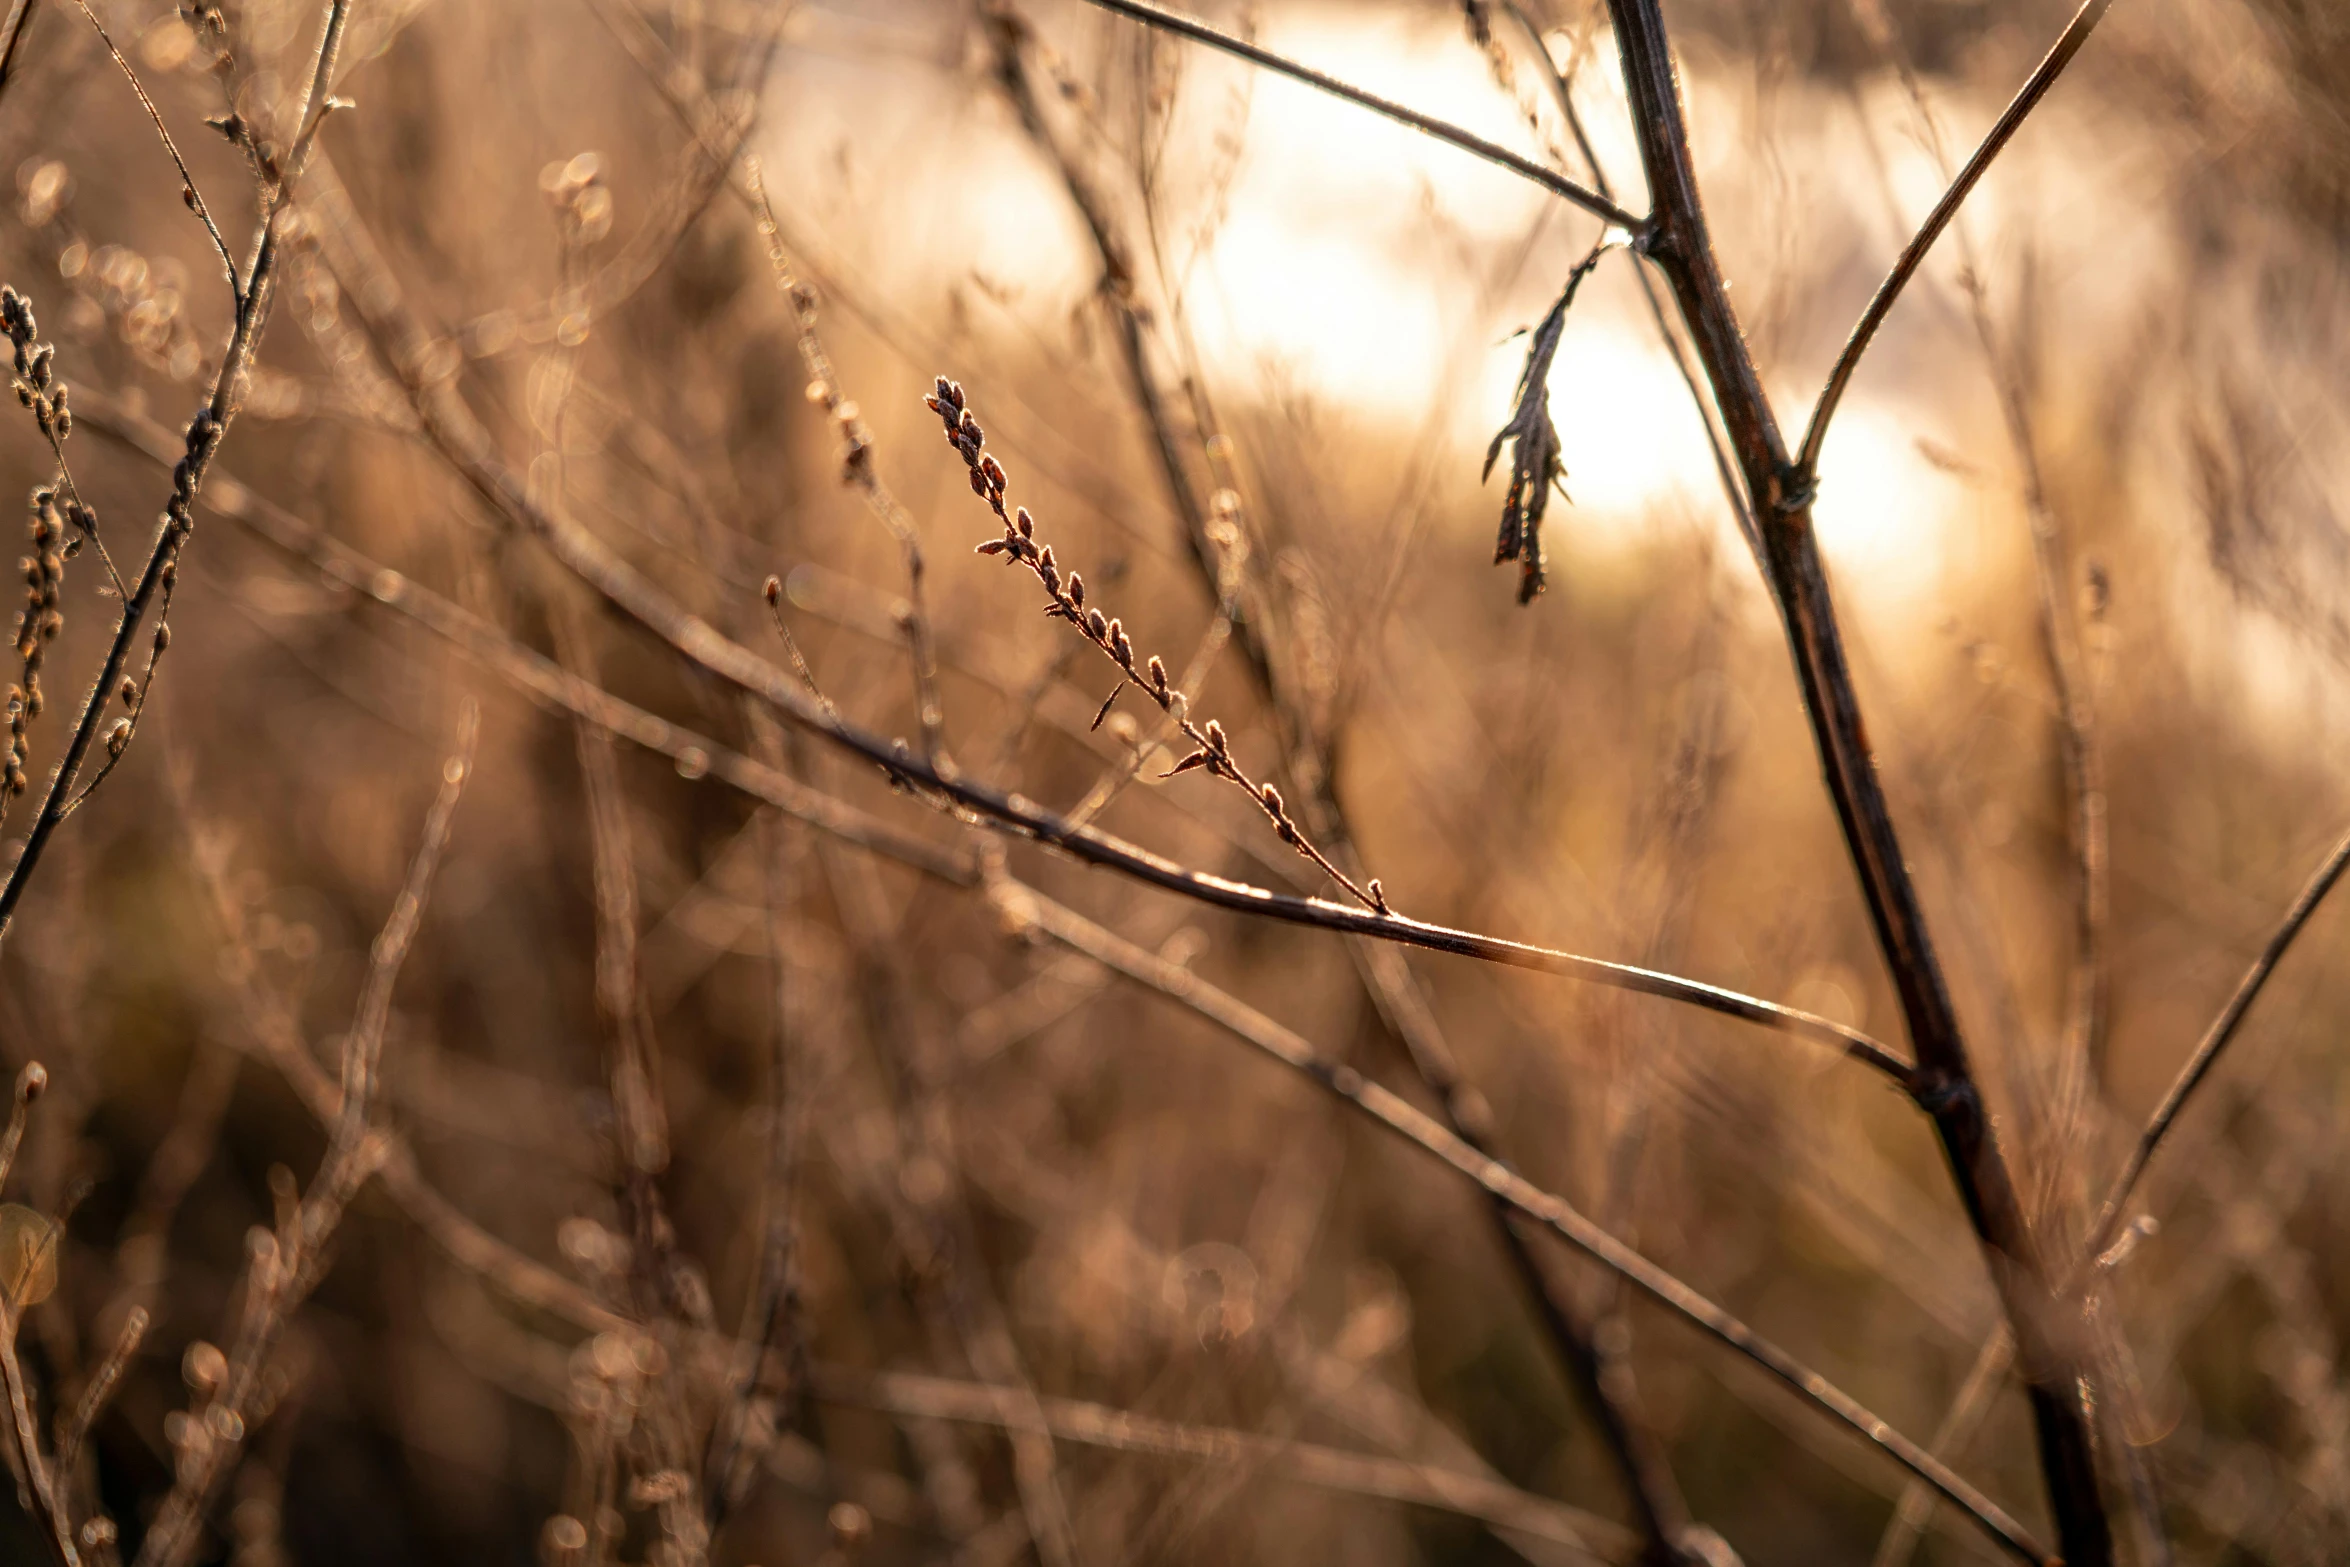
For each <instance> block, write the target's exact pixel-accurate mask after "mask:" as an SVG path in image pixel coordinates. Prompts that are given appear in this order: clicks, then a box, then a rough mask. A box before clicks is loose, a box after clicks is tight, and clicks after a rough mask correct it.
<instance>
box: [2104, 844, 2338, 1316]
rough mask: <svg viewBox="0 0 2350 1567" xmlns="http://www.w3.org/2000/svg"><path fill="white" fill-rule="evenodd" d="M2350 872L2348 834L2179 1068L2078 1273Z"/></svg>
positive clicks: (2113, 1229)
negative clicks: (2321, 908)
mask: <svg viewBox="0 0 2350 1567" xmlns="http://www.w3.org/2000/svg"><path fill="white" fill-rule="evenodd" d="M2345 868H2350V833H2345V834H2343V836H2342V837H2341V839H2340V840H2339V841H2337V842H2336V843H2335V844H2334V846H2333V848H2332V849H2331V850H2330V851H2329V852H2328V853H2327V855H2326V857H2325V859H2324V860H2323V861H2322V862H2321V863H2320V864H2319V865H2318V867H2317V870H2316V872H2315V873H2314V874H2313V875H2311V876H2310V878H2309V880H2308V882H2307V883H2306V884H2304V885H2303V887H2302V888H2301V892H2300V895H2299V896H2298V897H2296V898H2295V899H2294V900H2293V903H2292V906H2291V907H2290V908H2288V909H2286V910H2285V916H2284V918H2283V919H2282V920H2280V921H2279V922H2278V924H2277V927H2276V929H2275V930H2273V931H2271V932H2270V933H2269V938H2268V941H2267V944H2266V945H2264V946H2263V947H2262V948H2261V949H2260V955H2259V956H2258V957H2256V958H2254V959H2253V960H2252V966H2251V967H2250V968H2248V969H2246V970H2245V971H2244V977H2243V978H2242V979H2239V980H2238V981H2236V988H2235V990H2234V991H2233V992H2232V993H2231V994H2230V995H2229V997H2228V1000H2227V1005H2225V1006H2223V1007H2221V1008H2220V1011H2219V1016H2217V1017H2215V1018H2213V1019H2212V1020H2211V1026H2210V1027H2209V1028H2207V1029H2205V1030H2204V1031H2203V1038H2202V1039H2201V1040H2200V1041H2198V1042H2197V1044H2196V1046H2195V1052H2194V1054H2192V1055H2190V1056H2189V1057H2188V1058H2187V1064H2186V1065H2185V1066H2183V1067H2181V1068H2180V1069H2179V1075H2178V1076H2177V1078H2175V1079H2174V1080H2173V1081H2172V1083H2171V1085H2170V1089H2169V1091H2168V1092H2167V1093H2165V1094H2164V1095H2163V1096H2162V1103H2161V1104H2159V1105H2157V1106H2155V1108H2154V1114H2153V1115H2151V1116H2149V1117H2148V1118H2147V1121H2146V1126H2145V1129H2144V1130H2143V1131H2141V1132H2140V1133H2139V1134H2138V1141H2137V1144H2136V1146H2134V1147H2133V1148H2131V1150H2130V1157H2129V1158H2128V1160H2126V1161H2125V1162H2124V1163H2123V1165H2122V1169H2121V1174H2120V1175H2118V1176H2116V1177H2115V1178H2114V1182H2113V1187H2112V1189H2111V1190H2110V1191H2109V1192H2108V1193H2107V1194H2106V1198H2105V1202H2104V1203H2103V1205H2102V1206H2101V1207H2100V1208H2099V1209H2098V1213H2097V1222H2096V1223H2094V1224H2092V1225H2091V1226H2090V1227H2089V1235H2088V1240H2087V1242H2086V1243H2085V1244H2084V1245H2083V1246H2082V1248H2081V1261H2080V1262H2077V1263H2076V1264H2075V1272H2076V1274H2077V1273H2079V1272H2081V1271H2082V1270H2084V1269H2085V1268H2086V1266H2087V1265H2088V1263H2089V1262H2090V1261H2092V1260H2093V1259H2095V1258H2096V1257H2097V1256H2099V1255H2100V1254H2101V1253H2102V1252H2104V1250H2105V1249H2106V1248H2107V1247H2108V1246H2110V1245H2112V1244H2113V1239H2114V1236H2115V1234H2116V1233H2117V1232H2118V1231H2119V1228H2120V1224H2121V1216H2122V1212H2123V1210H2124V1209H2125V1208H2126V1207H2127V1206H2128V1204H2129V1200H2130V1194H2131V1193H2132V1192H2134V1191H2135V1190H2137V1186H2138V1180H2139V1178H2140V1177H2141V1176H2143V1175H2144V1174H2145V1173H2146V1167H2147V1165H2149V1164H2151V1163H2152V1162H2153V1161H2154V1155H2155V1153H2156V1151H2157V1150H2159V1149H2160V1148H2161V1147H2162V1143H2163V1139H2164V1138H2166V1137H2168V1136H2169V1135H2170V1131H2171V1128H2172V1127H2173V1126H2175V1125H2176V1124H2177V1123H2178V1119H2179V1115H2180V1112H2182V1111H2183V1110H2185V1109H2186V1108H2187V1101H2188V1100H2189V1099H2192V1098H2193V1097H2194V1096H2195V1091H2196V1090H2197V1089H2198V1088H2200V1087H2202V1086H2203V1082H2204V1080H2205V1079H2206V1078H2208V1077H2209V1076H2210V1075H2211V1070H2212V1068H2213V1067H2215V1066H2217V1065H2218V1064H2219V1058H2220V1054H2221V1052H2223V1051H2225V1050H2226V1049H2227V1048H2228V1043H2229V1041H2231V1040H2233V1039H2234V1038H2235V1037H2236V1033H2237V1031H2238V1030H2239V1029H2240V1028H2242V1027H2243V1023H2244V1019H2245V1016H2246V1015H2247V1014H2248V1013H2250V1012H2251V1010H2252V1003H2253V1002H2255V1001H2257V1000H2258V999H2260V992H2261V991H2262V989H2263V988H2265V987H2266V986H2267V984H2268V980H2269V976H2270V975H2271V974H2274V973H2275V972H2276V968H2277V964H2278V962H2279V961H2280V960H2282V959H2283V957H2284V955H2285V952H2286V949H2288V948H2290V947H2291V946H2292V945H2293V939H2294V938H2295V937H2297V936H2299V935H2300V934H2301V929H2302V927H2303V926H2305V925H2307V924H2308V923H2309V917H2310V916H2311V915H2312V914H2314V913H2316V912H2317V906H2318V905H2319V904H2320V903H2322V902H2323V901H2325V895H2326V894H2327V893H2328V892H2331V891H2332V890H2333V886H2334V883H2335V882H2337V881H2339V880H2341V877H2342V872H2343V870H2344V869H2345Z"/></svg>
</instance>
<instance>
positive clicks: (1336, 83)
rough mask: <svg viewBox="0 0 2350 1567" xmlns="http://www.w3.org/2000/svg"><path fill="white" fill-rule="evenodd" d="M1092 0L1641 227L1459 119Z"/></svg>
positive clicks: (1191, 24)
mask: <svg viewBox="0 0 2350 1567" xmlns="http://www.w3.org/2000/svg"><path fill="white" fill-rule="evenodd" d="M1089 3H1091V4H1093V5H1096V6H1099V7H1100V8H1101V9H1103V10H1105V11H1109V12H1113V13H1115V14H1117V15H1119V16H1124V17H1130V18H1132V19H1133V20H1135V21H1138V22H1147V23H1148V24H1150V25H1151V26H1153V27H1157V28H1161V29H1163V30H1165V31H1167V32H1170V33H1174V34H1177V35H1178V36H1180V37H1184V38H1188V39H1190V40H1192V41H1193V42H1194V43H1202V44H1206V45H1207V46H1208V47H1209V48H1211V49H1220V50H1222V51H1223V52H1224V53H1226V54H1229V55H1234V56H1237V57H1238V58H1240V59H1243V60H1246V61H1248V62H1249V63H1250V64H1252V65H1258V66H1262V67H1263V68H1264V69H1266V70H1268V71H1272V72H1275V73H1276V74H1278V75H1282V76H1286V77H1289V78H1291V79H1292V80H1294V81H1300V82H1304V83H1305V84H1306V85H1307V86H1309V87H1313V88H1318V89H1319V90H1321V91H1323V92H1326V93H1329V94H1330V95H1331V96H1333V97H1337V98H1344V99H1345V100H1346V101H1347V102H1349V103H1352V104H1359V105H1361V106H1362V107H1363V108H1366V109H1369V110H1370V111H1371V112H1373V113H1374V114H1383V115H1385V116H1386V117H1387V118H1389V119H1391V120H1394V121H1396V122H1397V123H1399V124H1403V125H1408V126H1410V127H1411V128H1412V129H1413V130H1416V131H1419V132H1421V133H1423V134H1424V135H1428V136H1433V137H1435V138H1436V139H1437V140H1438V141H1441V142H1446V143H1449V144H1450V145H1452V146H1455V147H1458V148H1460V149H1461V150H1462V151H1463V152H1467V153H1471V154H1474V155H1475V156H1477V157H1480V158H1483V159H1484V160H1485V161H1486V162H1488V163H1494V164H1499V165H1500V166H1501V167H1503V168H1505V169H1508V170H1509V171H1510V172H1511V173H1513V174H1516V175H1518V176H1520V177H1521V178H1524V179H1528V180H1532V181H1533V182H1534V183H1535V184H1537V185H1539V186H1541V187H1542V188H1543V189H1544V190H1547V191H1549V192H1551V193H1552V194H1553V195H1556V196H1563V197H1565V198H1566V199H1567V200H1569V201H1571V202H1573V203H1574V204H1575V205H1576V206H1578V207H1581V208H1582V209H1583V210H1584V211H1586V212H1589V213H1593V214H1595V215H1597V216H1599V217H1602V218H1605V219H1607V220H1608V221H1609V222H1610V223H1613V224H1616V225H1617V226H1619V227H1621V228H1623V229H1625V230H1627V231H1631V232H1637V231H1638V230H1639V229H1640V227H1641V220H1640V218H1639V216H1638V215H1637V214H1635V213H1632V212H1629V211H1626V210H1625V209H1624V208H1622V207H1620V206H1618V205H1616V204H1615V203H1614V202H1612V201H1610V200H1608V199H1607V198H1606V197H1605V196H1602V195H1600V194H1599V193H1598V192H1597V191H1595V190H1591V189H1589V188H1587V187H1585V186H1583V185H1581V184H1578V183H1577V182H1576V181H1574V180H1571V179H1569V178H1567V177H1566V176H1565V175H1563V174H1560V173H1558V172H1556V171H1555V170H1552V169H1546V168H1544V167H1543V166H1542V165H1541V164H1539V163H1536V162H1534V161H1533V160H1532V159H1529V158H1523V157H1520V156H1519V155H1518V154H1516V153H1514V152H1511V151H1510V150H1509V149H1508V148H1506V147H1497V146H1495V145H1494V144H1493V143H1492V142H1489V141H1487V140H1485V139H1484V138H1483V137H1481V136H1472V135H1471V134H1469V133H1468V132H1467V131H1464V130H1462V129H1461V128H1460V127H1459V126H1457V125H1448V124H1446V123H1445V122H1444V121H1442V120H1439V119H1435V118H1433V117H1431V116H1429V115H1425V114H1422V113H1420V112H1419V111H1418V110H1416V109H1407V108H1405V107H1404V106H1403V105H1402V104H1400V103H1394V102H1391V101H1389V100H1388V99H1385V98H1382V97H1380V96H1378V95H1377V94H1376V93H1367V92H1365V91H1363V90H1362V89H1361V88H1360V87H1353V86H1349V85H1348V84H1347V83H1345V82H1342V81H1340V80H1339V79H1338V78H1337V77H1335V76H1329V75H1325V74H1324V73H1322V72H1320V71H1317V70H1314V69H1313V68H1312V67H1310V66H1304V65H1300V64H1298V63H1297V62H1296V61H1295V60H1290V59H1285V58H1283V57H1282V56H1280V55H1277V54H1275V53H1274V52H1273V51H1272V50H1270V49H1264V48H1260V47H1259V46H1257V45H1256V44H1252V43H1250V42H1248V41H1247V40H1246V39H1243V38H1235V37H1233V36H1232V35H1231V34H1230V33H1224V32H1219V31H1217V30H1216V29H1215V28H1213V27H1210V26H1208V24H1207V23H1205V22H1202V21H1199V20H1197V19H1196V18H1193V17H1189V16H1185V15H1183V14H1182V13H1181V12H1177V11H1169V10H1165V9H1163V8H1161V7H1159V6H1155V5H1148V4H1145V3H1143V0H1089Z"/></svg>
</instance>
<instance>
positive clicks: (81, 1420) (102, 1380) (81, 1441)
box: [57, 1306, 148, 1489]
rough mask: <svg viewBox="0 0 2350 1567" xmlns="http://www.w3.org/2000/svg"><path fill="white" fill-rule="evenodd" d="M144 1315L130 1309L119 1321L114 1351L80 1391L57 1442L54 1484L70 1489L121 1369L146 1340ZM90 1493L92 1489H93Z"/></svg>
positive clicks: (142, 1310)
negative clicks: (91, 1431)
mask: <svg viewBox="0 0 2350 1567" xmlns="http://www.w3.org/2000/svg"><path fill="white" fill-rule="evenodd" d="M147 1321H148V1318H147V1311H146V1308H145V1307H143V1306H133V1307H132V1308H131V1309H130V1311H129V1312H128V1313H127V1314H126V1315H125V1316H124V1317H123V1319H122V1329H121V1331H119V1332H118V1333H116V1334H115V1335H114V1347H113V1348H112V1349H109V1350H108V1351H107V1352H106V1358H105V1359H104V1360H103V1361H100V1362H99V1364H98V1370H97V1373H96V1374H95V1375H94V1376H92V1377H91V1378H90V1385H89V1386H88V1387H87V1388H85V1389H83V1391H82V1397H81V1401H80V1402H79V1403H77V1404H75V1405H74V1410H73V1418H72V1419H71V1420H69V1421H67V1422H66V1425H65V1433H64V1435H63V1436H61V1437H59V1438H58V1441H57V1484H58V1485H59V1486H61V1487H64V1486H72V1485H73V1484H74V1482H75V1474H76V1472H77V1470H78V1469H79V1468H80V1465H81V1456H82V1449H83V1448H84V1447H85V1446H87V1445H88V1443H89V1440H90V1430H91V1428H92V1427H93V1426H95V1425H97V1423H98V1417H99V1416H100V1415H101V1414H103V1413H105V1411H106V1403H107V1400H109V1399H111V1398H112V1397H113V1396H114V1389H115V1387H116V1386H117V1385H118V1384H119V1383H120V1382H121V1381H122V1373H123V1369H124V1368H125V1367H127V1366H128V1365H129V1364H130V1363H131V1357H132V1356H133V1355H135V1354H137V1353H138V1352H139V1343H140V1341H141V1340H142V1339H144V1338H145V1337H146V1336H147ZM93 1489H94V1488H93Z"/></svg>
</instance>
